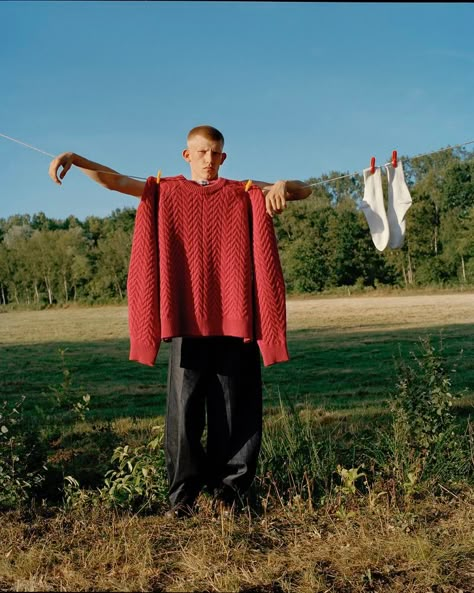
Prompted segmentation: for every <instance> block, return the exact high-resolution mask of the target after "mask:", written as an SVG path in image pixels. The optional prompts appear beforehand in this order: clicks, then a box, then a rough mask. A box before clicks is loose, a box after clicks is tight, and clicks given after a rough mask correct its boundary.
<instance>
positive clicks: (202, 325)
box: [161, 318, 253, 341]
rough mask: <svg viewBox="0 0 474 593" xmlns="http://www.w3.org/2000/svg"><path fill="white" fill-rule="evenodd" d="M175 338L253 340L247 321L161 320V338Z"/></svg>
mask: <svg viewBox="0 0 474 593" xmlns="http://www.w3.org/2000/svg"><path fill="white" fill-rule="evenodd" d="M175 336H202V337H206V336H233V337H234V338H243V339H244V340H245V341H250V340H252V339H253V329H252V321H251V320H249V319H220V320H219V319H215V318H213V319H200V320H187V321H185V322H184V323H182V324H178V323H176V321H175V320H172V319H168V318H163V319H161V337H162V338H173V337H175Z"/></svg>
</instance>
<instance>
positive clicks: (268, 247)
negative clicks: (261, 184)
mask: <svg viewBox="0 0 474 593" xmlns="http://www.w3.org/2000/svg"><path fill="white" fill-rule="evenodd" d="M249 195H250V202H251V209H252V243H253V261H254V282H255V334H256V339H257V343H258V346H259V348H260V352H261V354H262V358H263V364H264V365H265V366H269V365H271V364H275V363H277V362H285V361H287V360H288V359H289V355H288V348H287V341H286V299H285V281H284V278H283V271H282V268H281V263H280V257H279V253H278V245H277V241H276V236H275V230H274V228H273V221H272V219H271V217H270V216H269V215H268V214H267V212H266V209H265V196H264V195H263V192H262V191H261V189H260V188H258V187H251V188H250V190H249Z"/></svg>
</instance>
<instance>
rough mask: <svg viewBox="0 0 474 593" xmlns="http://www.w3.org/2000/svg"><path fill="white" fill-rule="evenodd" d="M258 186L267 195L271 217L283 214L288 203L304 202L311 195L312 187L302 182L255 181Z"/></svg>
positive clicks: (267, 205) (266, 201) (267, 206)
mask: <svg viewBox="0 0 474 593" xmlns="http://www.w3.org/2000/svg"><path fill="white" fill-rule="evenodd" d="M253 183H254V185H258V187H260V189H261V190H262V191H263V193H264V195H265V203H266V210H267V212H268V214H270V216H273V215H274V214H281V213H282V212H283V210H284V209H285V208H286V205H287V204H286V203H287V202H294V201H296V200H304V199H305V198H307V197H308V196H310V195H311V187H309V186H308V185H306V184H305V183H303V182H302V181H297V180H291V181H283V180H280V181H276V182H275V183H273V184H272V183H268V182H266V181H253Z"/></svg>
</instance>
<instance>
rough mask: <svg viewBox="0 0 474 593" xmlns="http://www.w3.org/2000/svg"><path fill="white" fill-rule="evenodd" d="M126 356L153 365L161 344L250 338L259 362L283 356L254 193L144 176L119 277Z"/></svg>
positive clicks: (274, 265)
mask: <svg viewBox="0 0 474 593" xmlns="http://www.w3.org/2000/svg"><path fill="white" fill-rule="evenodd" d="M128 307H129V329H130V360H136V361H138V362H141V363H143V364H147V365H150V366H152V365H154V363H155V360H156V357H157V354H158V350H159V345H160V340H161V339H166V338H171V337H174V336H235V337H241V338H243V339H244V340H245V341H249V340H252V339H256V340H257V343H258V345H259V348H260V352H261V354H262V358H263V363H264V365H265V366H268V365H271V364H274V363H277V362H283V361H286V360H288V350H287V344H286V303H285V285H284V280H283V274H282V270H281V265H280V259H279V255H278V248H277V243H276V238H275V232H274V229H273V222H272V220H271V218H270V216H268V214H267V213H266V210H265V198H264V195H263V193H262V191H261V190H260V189H259V188H258V187H254V186H253V187H251V188H250V189H249V191H248V192H246V191H245V190H244V186H243V184H242V183H241V182H238V181H230V180H228V179H223V178H220V179H218V180H217V181H216V182H214V183H212V184H210V185H207V186H200V185H198V184H196V183H194V182H192V181H188V180H187V179H185V177H183V176H182V175H180V176H177V177H165V178H162V179H161V181H160V184H159V185H157V183H156V178H154V177H149V178H148V179H147V182H146V184H145V190H144V192H143V196H142V199H141V202H140V204H139V206H138V209H137V215H136V220H135V230H134V235H133V243H132V252H131V258H130V267H129V275H128Z"/></svg>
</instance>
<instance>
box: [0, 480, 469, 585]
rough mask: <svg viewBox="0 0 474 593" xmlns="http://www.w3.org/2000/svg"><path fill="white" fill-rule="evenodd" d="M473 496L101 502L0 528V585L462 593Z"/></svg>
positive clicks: (7, 519)
mask: <svg viewBox="0 0 474 593" xmlns="http://www.w3.org/2000/svg"><path fill="white" fill-rule="evenodd" d="M473 503H474V493H473V492H472V490H471V491H469V490H467V491H465V492H464V494H462V495H460V494H458V495H456V496H454V495H453V496H446V497H445V498H433V499H429V500H424V501H420V502H417V503H412V504H411V506H409V507H407V508H406V509H404V510H403V511H401V510H397V509H394V508H389V507H388V506H387V504H385V501H384V500H383V499H381V498H379V499H378V501H377V503H376V504H369V503H368V499H367V498H360V499H359V498H354V500H353V501H352V505H351V508H350V514H349V515H346V516H345V517H341V516H338V513H337V512H335V511H334V509H333V508H331V506H330V505H326V506H323V507H322V508H320V509H318V510H313V511H312V510H310V509H309V508H308V507H307V505H305V504H304V503H303V502H302V501H300V502H295V503H294V504H292V505H283V506H282V505H278V504H277V503H276V501H275V506H274V508H273V509H272V510H269V511H268V512H266V513H263V514H262V515H255V514H252V513H250V512H249V513H247V514H246V513H243V514H241V515H238V516H232V515H231V516H230V517H229V518H224V517H220V518H215V517H213V515H212V513H211V511H210V506H209V505H207V506H206V501H204V502H203V503H202V510H201V512H200V513H199V514H197V515H196V516H194V517H192V518H190V519H186V520H182V521H176V520H172V519H166V518H164V517H161V516H152V517H137V516H120V515H117V514H115V513H114V512H112V511H106V510H104V509H100V508H92V509H87V510H85V509H82V510H81V509H78V510H76V511H74V512H71V513H69V514H68V515H66V514H64V513H62V512H59V513H58V514H56V515H54V516H51V517H41V516H40V515H33V516H32V517H31V518H30V519H28V518H22V517H20V516H19V515H18V514H14V513H12V514H9V515H5V516H4V517H3V520H2V522H1V524H0V542H1V543H0V583H1V586H2V590H11V591H87V590H89V591H90V590H95V591H97V590H100V591H170V592H177V591H216V592H217V591H235V592H240V593H244V592H245V593H250V592H257V591H258V592H260V593H265V592H269V593H278V592H280V593H281V592H285V593H286V592H288V593H290V592H291V593H322V592H323V591H324V592H329V591H333V592H337V593H362V592H368V591H374V592H380V593H382V592H390V593H396V592H400V593H401V592H403V593H428V592H433V593H460V592H461V591H463V592H465V593H468V592H471V591H473V590H474V504H473Z"/></svg>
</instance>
